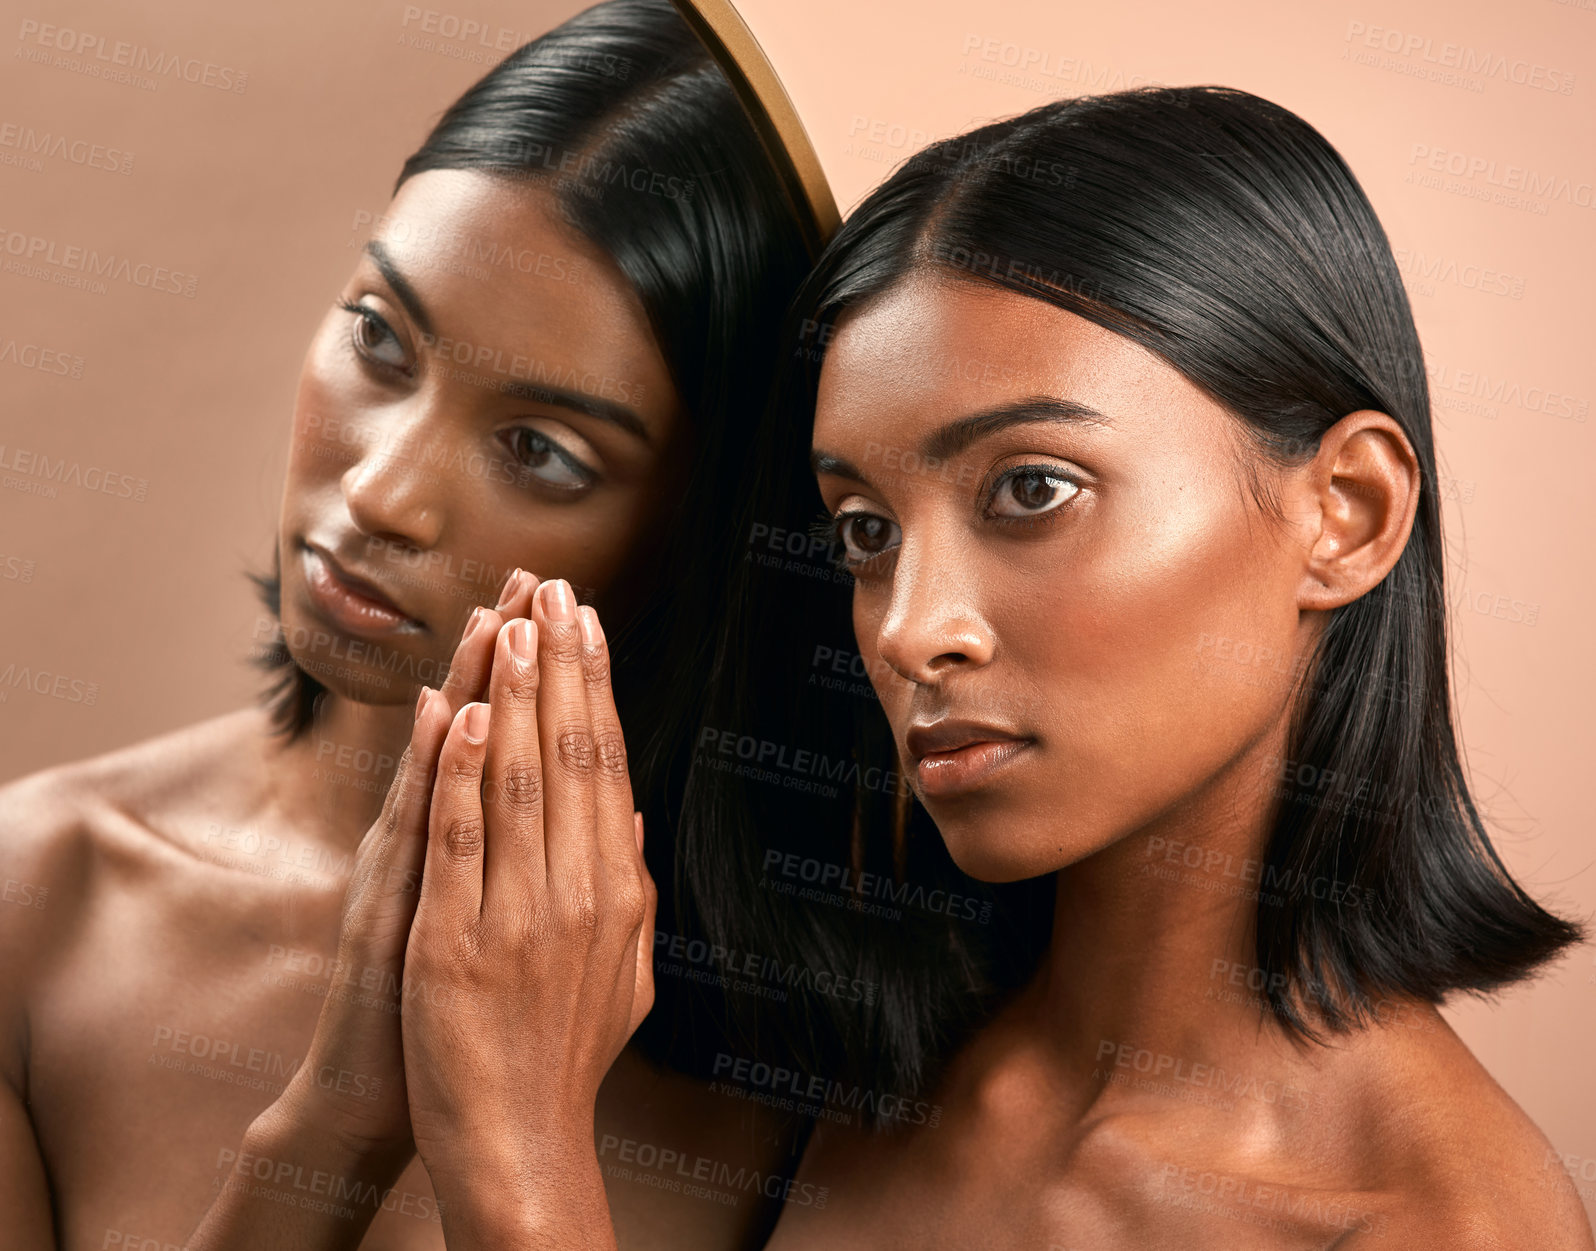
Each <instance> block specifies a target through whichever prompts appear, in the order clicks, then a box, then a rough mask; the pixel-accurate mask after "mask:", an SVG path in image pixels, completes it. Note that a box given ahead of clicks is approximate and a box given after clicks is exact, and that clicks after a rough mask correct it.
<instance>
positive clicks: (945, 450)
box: [920, 395, 1109, 460]
mask: <svg viewBox="0 0 1596 1251" xmlns="http://www.w3.org/2000/svg"><path fill="white" fill-rule="evenodd" d="M1033 421H1053V422H1067V423H1070V424H1074V425H1087V426H1106V425H1108V424H1109V422H1108V418H1107V417H1105V416H1103V414H1102V413H1100V412H1098V411H1097V410H1096V409H1095V408H1091V407H1089V406H1088V405H1086V404H1078V403H1076V402H1075V401H1074V400H1061V399H1058V398H1057V397H1055V396H1051V395H1029V396H1026V397H1025V398H1024V399H1023V400H1013V401H1011V402H1010V403H1007V404H1001V405H999V406H998V407H997V408H989V409H987V410H986V411H985V412H980V413H972V414H971V415H970V416H968V417H960V418H959V419H958V420H957V421H951V422H949V423H948V424H947V425H945V426H943V427H942V428H941V429H939V430H933V431H932V432H931V433H930V434H929V435H927V436H926V438H925V439H923V440H922V441H921V443H920V452H921V454H922V455H923V456H925V457H927V458H928V459H936V460H946V459H947V458H948V457H950V456H957V455H958V454H959V453H960V452H962V451H964V449H965V448H967V447H969V446H970V444H972V443H974V442H975V441H976V440H977V439H984V438H986V437H987V436H988V435H993V434H996V433H997V432H998V431H999V430H1005V429H1007V428H1008V427H1009V426H1017V425H1021V424H1023V423H1026V422H1033Z"/></svg>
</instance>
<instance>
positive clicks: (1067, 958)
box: [1033, 731, 1301, 1081]
mask: <svg viewBox="0 0 1596 1251" xmlns="http://www.w3.org/2000/svg"><path fill="white" fill-rule="evenodd" d="M1283 743H1284V733H1283V731H1282V732H1279V733H1274V734H1270V735H1268V736H1266V739H1265V740H1260V741H1259V742H1258V743H1255V744H1254V745H1253V747H1251V748H1250V749H1249V750H1248V751H1247V752H1245V753H1244V754H1243V755H1242V756H1241V757H1240V758H1238V759H1237V760H1236V761H1234V762H1232V764H1231V766H1230V767H1229V768H1228V769H1226V770H1225V771H1224V773H1222V774H1221V775H1220V776H1219V777H1218V778H1216V779H1215V780H1214V781H1213V782H1212V783H1211V784H1210V785H1209V786H1208V787H1207V788H1206V789H1205V791H1204V792H1203V793H1202V794H1200V795H1198V796H1194V797H1193V798H1192V799H1191V800H1190V801H1188V802H1187V803H1186V804H1183V805H1182V806H1181V808H1180V809H1178V810H1176V811H1174V812H1172V813H1170V814H1167V815H1166V816H1165V817H1162V818H1160V819H1159V820H1158V821H1157V822H1155V823H1153V824H1152V825H1149V826H1148V827H1146V828H1144V829H1142V830H1139V831H1137V832H1136V833H1135V834H1133V835H1130V836H1128V837H1125V838H1122V839H1120V840H1119V841H1118V842H1116V843H1115V844H1113V845H1112V846H1111V847H1108V848H1106V849H1105V850H1103V851H1101V852H1099V853H1097V854H1096V855H1094V856H1091V857H1089V858H1088V859H1086V860H1084V861H1081V862H1080V863H1078V864H1075V865H1072V866H1070V867H1069V868H1067V869H1064V870H1061V871H1060V873H1059V875H1058V887H1057V894H1056V901H1055V907H1054V920H1053V935H1052V941H1051V944H1050V947H1049V951H1048V953H1047V956H1046V958H1045V960H1044V963H1043V966H1042V969H1041V972H1040V975H1039V977H1038V979H1037V981H1036V983H1035V984H1034V990H1035V992H1036V993H1035V997H1034V999H1033V1003H1034V1004H1035V1005H1036V1011H1037V1015H1036V1016H1035V1017H1034V1018H1033V1020H1034V1021H1035V1027H1036V1028H1038V1029H1039V1030H1042V1031H1043V1032H1045V1034H1046V1035H1047V1037H1048V1038H1049V1041H1050V1044H1051V1046H1052V1047H1053V1048H1055V1049H1062V1051H1061V1059H1062V1060H1063V1061H1064V1062H1065V1063H1066V1064H1067V1065H1069V1066H1070V1067H1074V1065H1075V1064H1076V1063H1077V1062H1078V1063H1079V1064H1080V1065H1081V1066H1082V1067H1083V1068H1086V1069H1089V1070H1094V1071H1098V1072H1102V1071H1104V1070H1105V1069H1106V1070H1109V1071H1111V1072H1113V1073H1114V1074H1120V1073H1121V1071H1122V1070H1123V1076H1125V1077H1126V1079H1127V1080H1129V1079H1131V1078H1148V1079H1152V1080H1155V1081H1157V1080H1168V1079H1170V1078H1171V1077H1174V1079H1175V1080H1177V1081H1178V1080H1181V1079H1182V1078H1183V1077H1187V1076H1189V1074H1190V1073H1191V1072H1192V1071H1193V1069H1194V1066H1205V1065H1214V1064H1216V1063H1221V1062H1224V1061H1225V1060H1226V1059H1227V1058H1228V1060H1230V1061H1231V1062H1233V1061H1234V1060H1235V1058H1236V1050H1237V1048H1238V1047H1242V1046H1245V1047H1246V1048H1247V1052H1248V1054H1249V1055H1254V1056H1257V1055H1264V1056H1267V1055H1268V1054H1270V1053H1277V1054H1278V1056H1279V1058H1280V1059H1281V1060H1282V1061H1284V1060H1285V1059H1286V1058H1287V1057H1288V1056H1289V1055H1290V1054H1292V1051H1293V1049H1292V1048H1291V1045H1290V1044H1289V1043H1288V1042H1287V1041H1286V1039H1285V1037H1284V1035H1282V1034H1281V1033H1280V1032H1279V1031H1278V1030H1275V1029H1272V1028H1265V1029H1263V1030H1262V1031H1260V1028H1259V1025H1260V1020H1261V1015H1260V1011H1259V1000H1260V998H1261V992H1262V989H1263V988H1264V987H1265V986H1266V985H1267V981H1266V978H1267V974H1263V973H1260V972H1259V971H1258V970H1257V969H1256V968H1255V966H1256V965H1257V958H1256V954H1255V951H1254V947H1253V943H1254V935H1255V914H1256V910H1257V908H1258V901H1259V896H1260V892H1261V893H1262V894H1263V895H1264V896H1265V897H1266V898H1270V899H1273V898H1276V897H1278V896H1279V894H1280V893H1281V891H1282V888H1280V887H1276V886H1272V885H1271V884H1270V883H1269V882H1267V881H1265V880H1264V878H1265V875H1264V872H1263V859H1264V847H1265V843H1266V841H1267V838H1268V832H1269V823H1270V819H1271V814H1272V797H1271V790H1272V788H1271V787H1270V786H1269V785H1268V783H1267V781H1266V779H1267V778H1269V777H1270V776H1271V775H1270V774H1269V772H1268V771H1267V769H1266V765H1267V764H1268V762H1269V761H1270V760H1271V758H1273V759H1278V758H1279V756H1280V755H1281V749H1282V746H1283ZM1300 902H1301V901H1297V903H1298V904H1299V906H1300ZM1286 906H1288V907H1289V906H1292V902H1291V901H1290V900H1289V899H1288V900H1287V902H1286ZM1260 1044H1262V1045H1263V1047H1264V1051H1263V1052H1260V1051H1259V1050H1258V1049H1259V1047H1260ZM1197 1071H1198V1073H1199V1074H1202V1073H1204V1072H1206V1070H1205V1069H1202V1068H1198V1069H1197ZM1112 1080H1118V1077H1115V1078H1113V1079H1112Z"/></svg>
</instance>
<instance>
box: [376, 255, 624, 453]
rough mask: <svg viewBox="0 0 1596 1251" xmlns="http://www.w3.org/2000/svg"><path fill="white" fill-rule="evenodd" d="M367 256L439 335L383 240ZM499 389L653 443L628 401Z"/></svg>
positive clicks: (512, 384)
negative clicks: (616, 428)
mask: <svg viewBox="0 0 1596 1251" xmlns="http://www.w3.org/2000/svg"><path fill="white" fill-rule="evenodd" d="M366 255H367V256H369V257H371V260H372V263H373V264H374V265H376V267H377V269H378V271H379V272H381V274H382V276H383V280H384V281H385V282H387V284H388V285H389V286H390V287H392V288H393V293H394V294H395V295H396V296H398V297H399V303H401V304H403V305H404V306H405V312H407V313H409V314H410V319H411V320H412V321H413V322H415V323H416V328H417V329H419V330H420V331H421V333H422V334H424V335H427V336H429V337H433V338H436V336H435V335H434V334H433V330H432V318H431V317H429V316H427V309H426V306H425V305H424V304H422V302H421V297H420V296H418V295H417V294H416V289H415V288H414V287H412V286H411V285H410V282H409V280H408V279H406V278H405V276H404V275H403V274H402V273H400V272H399V267H398V266H397V265H395V264H394V260H393V257H392V256H391V255H390V254H389V252H388V249H387V248H386V247H384V246H383V244H382V243H381V241H380V240H377V239H372V240H371V241H370V242H368V243H367V244H366ZM499 390H500V391H501V392H503V393H504V394H505V395H513V396H516V397H517V398H519V399H523V400H531V401H532V402H534V403H537V404H548V405H551V406H553V407H555V408H565V409H569V410H570V411H572V412H574V413H581V414H583V415H584V416H586V417H597V418H598V419H599V420H600V421H607V422H609V423H610V424H611V425H614V426H619V427H620V428H621V429H622V430H625V431H626V432H627V433H628V434H630V435H633V436H635V437H636V438H638V439H641V440H642V441H643V442H644V443H649V444H651V443H652V442H653V440H652V439H650V438H649V436H648V427H647V426H645V425H644V424H643V419H642V418H641V417H639V416H638V415H637V414H636V413H635V412H633V411H632V410H631V409H630V408H627V407H626V405H624V404H616V403H615V402H613V401H611V400H604V399H599V398H597V397H596V396H591V395H583V394H582V393H581V392H580V391H569V390H566V389H565V388H564V387H551V386H547V385H545V384H543V383H534V382H520V381H508V380H507V381H506V382H504V383H503V384H502V385H501V386H500V388H499Z"/></svg>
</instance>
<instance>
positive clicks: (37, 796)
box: [0, 709, 263, 871]
mask: <svg viewBox="0 0 1596 1251" xmlns="http://www.w3.org/2000/svg"><path fill="white" fill-rule="evenodd" d="M262 726H263V719H262V717H261V714H260V713H259V712H257V711H256V710H254V709H245V710H241V711H239V712H234V713H229V714H227V715H226V716H222V717H216V718H213V719H211V720H209V721H201V722H197V723H195V724H194V725H190V726H184V727H183V728H182V729H179V730H174V731H172V732H170V733H168V734H162V735H158V736H157V737H155V738H149V739H145V740H143V741H142V742H139V743H134V744H132V745H131V746H128V747H122V748H118V749H116V750H115V751H110V752H106V753H104V754H103V755H99V756H91V757H88V758H86V759H83V760H76V761H72V762H70V763H68V764H61V765H56V766H53V767H51V768H48V769H41V770H40V771H39V772H37V773H30V774H27V775H26V776H24V777H20V778H17V779H15V780H14V781H11V782H8V783H5V784H4V785H0V847H3V848H4V851H3V852H0V855H3V857H4V860H3V861H0V869H3V870H5V871H11V870H14V869H27V868H35V869H36V868H42V867H61V862H62V861H63V860H66V861H70V860H71V859H73V858H74V857H75V856H77V855H81V853H82V852H83V851H84V850H86V847H85V844H86V842H88V841H89V840H91V839H92V837H93V836H94V835H96V834H101V835H105V834H109V835H114V834H116V833H118V832H122V833H128V832H132V829H131V827H127V826H122V825H120V824H119V823H118V822H117V821H115V820H114V818H115V817H117V816H122V817H124V818H126V819H127V820H128V821H131V822H133V823H134V825H136V826H137V827H142V828H143V829H144V831H145V832H147V833H148V832H154V830H156V829H158V828H160V826H161V824H162V822H161V818H162V817H163V816H169V815H173V814H175V813H176V812H177V811H179V810H180V809H183V808H184V807H187V806H191V805H192V804H193V803H194V799H195V782H196V780H198V779H200V778H205V779H207V780H208V781H209V782H210V783H211V784H213V785H214V784H215V783H216V782H218V781H221V780H223V777H224V776H226V775H229V774H230V775H232V776H233V777H234V778H235V779H237V780H242V778H243V777H244V776H246V775H247V774H249V773H252V772H256V771H257V766H258V755H256V754H255V753H251V752H248V751H247V750H245V748H246V745H247V744H248V743H249V742H250V741H251V740H252V739H258V737H259V735H260V733H261V729H262ZM108 818H112V819H110V820H108Z"/></svg>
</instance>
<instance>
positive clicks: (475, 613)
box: [460, 604, 482, 643]
mask: <svg viewBox="0 0 1596 1251" xmlns="http://www.w3.org/2000/svg"><path fill="white" fill-rule="evenodd" d="M481 624H482V605H481V604H478V605H477V606H476V607H475V608H473V609H472V610H471V616H470V617H469V618H467V620H466V628H465V633H464V634H462V635H461V636H460V641H461V642H462V643H464V642H465V641H466V640H467V639H468V638H470V637H471V636H472V635H473V634H475V633H476V632H477V627H478V626H480V625H481Z"/></svg>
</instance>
